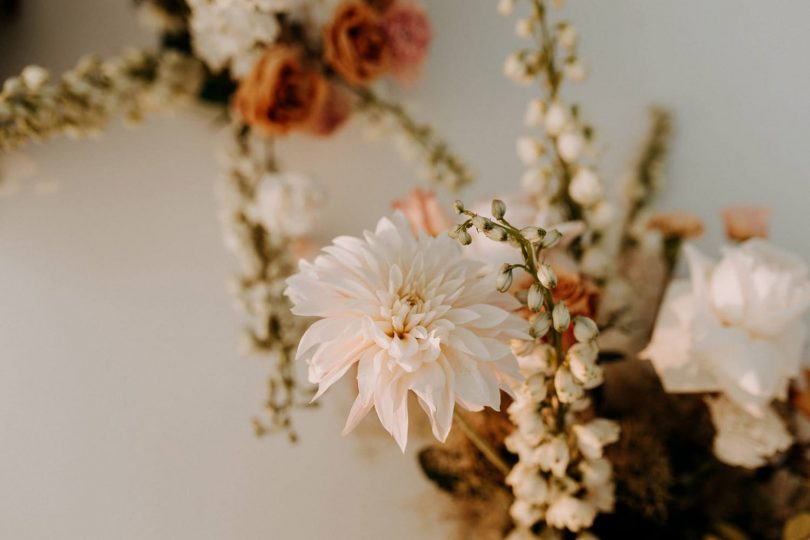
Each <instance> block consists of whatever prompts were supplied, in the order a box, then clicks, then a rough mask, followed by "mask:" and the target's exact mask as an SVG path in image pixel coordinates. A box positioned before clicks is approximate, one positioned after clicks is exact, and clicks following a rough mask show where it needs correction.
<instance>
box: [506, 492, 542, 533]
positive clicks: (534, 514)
mask: <svg viewBox="0 0 810 540" xmlns="http://www.w3.org/2000/svg"><path fill="white" fill-rule="evenodd" d="M509 515H510V516H512V519H513V520H515V523H517V524H518V525H521V526H523V527H526V528H529V527H531V526H532V525H534V524H535V523H537V522H538V521H540V520H541V519H543V511H542V510H541V509H540V508H539V507H538V506H535V505H533V504H532V503H530V502H528V501H524V500H521V499H516V500H515V502H514V503H512V506H511V507H510V508H509Z"/></svg>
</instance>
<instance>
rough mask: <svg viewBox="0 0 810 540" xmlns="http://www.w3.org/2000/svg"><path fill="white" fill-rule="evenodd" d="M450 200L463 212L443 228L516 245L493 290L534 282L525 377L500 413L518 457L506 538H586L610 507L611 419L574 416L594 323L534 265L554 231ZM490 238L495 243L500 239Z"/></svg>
mask: <svg viewBox="0 0 810 540" xmlns="http://www.w3.org/2000/svg"><path fill="white" fill-rule="evenodd" d="M454 206H455V209H456V212H458V213H459V214H460V215H463V216H465V217H466V219H465V221H464V222H463V223H461V224H460V225H458V226H457V227H456V228H455V229H453V230H452V232H451V236H453V237H454V238H456V239H457V240H458V241H459V242H461V243H462V244H467V243H469V241H470V238H469V237H470V233H469V232H468V231H469V230H470V229H475V230H477V231H478V232H479V233H480V234H483V235H485V236H487V237H488V238H490V239H496V238H494V237H495V236H496V235H495V234H493V231H496V230H501V231H503V236H505V237H507V238H508V240H509V242H510V243H512V244H514V246H515V248H516V249H519V250H520V252H521V254H522V258H523V263H522V264H508V263H507V264H503V265H502V266H501V267H500V269H499V272H498V276H497V279H496V286H497V287H498V290H500V291H501V292H508V291H509V290H510V287H511V285H512V282H513V276H512V274H513V273H514V272H516V271H525V272H528V273H529V274H530V275H531V277H532V279H533V283H532V284H531V286H530V287H529V290H528V292H527V293H526V295H525V305H526V308H527V311H528V312H529V313H531V315H530V317H529V335H531V336H532V340H531V341H523V340H515V341H514V342H513V344H512V347H513V352H514V354H515V356H516V357H517V359H518V364H519V367H520V370H521V374H522V375H523V376H524V377H525V379H524V380H523V381H522V382H521V383H520V384H519V385H518V386H517V387H516V388H515V399H514V401H513V402H512V404H511V405H510V406H509V409H508V414H509V418H510V420H511V421H512V422H513V424H514V425H515V430H514V431H513V432H512V433H511V434H510V435H509V436H508V437H507V438H506V441H505V444H506V448H507V449H508V450H509V451H510V452H512V453H514V454H515V455H517V458H518V461H517V463H516V465H515V466H514V468H513V469H512V470H511V472H510V473H509V475H508V476H507V478H506V483H507V484H508V485H509V486H510V487H511V488H512V490H513V492H514V495H515V502H514V504H513V505H512V507H511V508H510V515H511V517H512V519H513V521H514V523H515V529H514V531H513V532H512V533H511V536H510V538H535V537H536V536H534V532H536V531H538V529H544V533H543V534H547V535H557V534H560V533H562V532H563V531H566V530H567V531H571V532H573V533H577V534H580V533H581V534H582V535H587V534H588V533H586V532H585V531H586V530H587V529H588V528H589V527H590V526H591V525H592V524H593V522H594V520H595V519H596V515H597V514H598V513H599V512H610V511H612V510H613V506H614V483H613V480H612V468H611V465H610V462H608V461H607V460H606V459H605V458H604V457H603V455H602V453H603V448H604V447H605V446H606V445H608V444H611V443H613V442H615V441H616V440H618V437H619V427H618V424H616V423H615V422H613V421H611V420H607V419H604V418H595V419H591V420H589V421H582V420H581V419H580V415H579V414H578V413H580V412H582V411H584V410H585V409H587V408H588V407H589V406H590V400H589V399H588V397H587V396H586V391H587V390H590V389H593V388H595V387H597V386H599V385H600V384H601V383H602V381H603V373H602V368H601V367H600V366H599V365H598V364H597V357H598V353H599V351H598V348H597V345H596V339H597V337H598V335H599V329H598V327H597V325H596V323H594V321H592V320H591V319H589V318H587V317H582V316H577V317H572V316H571V314H570V312H569V310H568V307H567V306H566V305H565V303H564V302H562V301H560V302H557V303H556V304H555V303H554V297H553V294H552V289H554V288H555V287H556V286H557V275H556V273H555V272H554V270H553V269H552V268H551V267H550V266H549V265H547V264H545V263H544V262H541V261H542V257H543V255H544V250H545V249H547V247H548V246H549V245H554V244H555V243H556V242H558V241H559V237H558V235H559V233H557V232H556V231H548V232H546V231H542V230H535V228H533V227H527V228H524V229H518V228H516V227H515V226H513V225H512V224H511V223H510V222H509V221H508V217H509V213H508V209H507V208H506V205H504V203H503V202H502V201H500V200H495V201H493V203H492V214H493V217H492V218H486V217H484V216H481V215H479V214H476V213H474V212H470V211H469V210H467V209H466V208H465V207H464V204H463V203H461V202H460V201H457V202H456V203H455V205H454ZM524 231H525V233H524ZM552 233H556V234H552ZM497 236H498V238H497V240H499V238H500V236H501V235H500V234H498V235H497ZM499 241H502V240H499ZM520 298H522V296H521V297H520ZM569 333H570V334H572V335H573V338H574V339H575V340H576V343H574V344H573V345H571V346H570V347H568V348H567V349H564V348H563V343H564V340H563V339H562V338H563V335H564V334H569ZM541 537H542V536H541ZM550 537H554V536H550ZM582 537H583V538H587V537H588V536H582Z"/></svg>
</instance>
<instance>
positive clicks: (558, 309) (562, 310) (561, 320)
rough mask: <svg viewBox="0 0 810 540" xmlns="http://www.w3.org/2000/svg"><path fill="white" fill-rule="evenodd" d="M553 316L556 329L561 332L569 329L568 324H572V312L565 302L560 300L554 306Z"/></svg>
mask: <svg viewBox="0 0 810 540" xmlns="http://www.w3.org/2000/svg"><path fill="white" fill-rule="evenodd" d="M551 318H552V320H553V321H554V329H555V330H556V331H557V332H559V333H561V334H562V333H563V332H565V331H566V330H568V326H569V325H570V324H571V314H570V313H569V312H568V308H567V307H566V306H565V303H564V302H559V303H558V304H557V305H556V306H554V309H553V310H552V312H551Z"/></svg>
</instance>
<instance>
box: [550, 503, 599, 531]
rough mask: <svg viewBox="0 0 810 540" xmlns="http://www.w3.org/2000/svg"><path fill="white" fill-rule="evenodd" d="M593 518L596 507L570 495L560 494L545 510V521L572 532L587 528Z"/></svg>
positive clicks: (591, 523) (594, 517)
mask: <svg viewBox="0 0 810 540" xmlns="http://www.w3.org/2000/svg"><path fill="white" fill-rule="evenodd" d="M595 519H596V507H595V506H594V505H592V504H590V503H588V502H586V501H583V500H582V499H578V498H576V497H574V496H572V495H562V496H561V497H559V498H558V499H557V500H555V501H554V502H552V503H551V505H550V506H549V507H548V510H547V511H546V523H548V524H549V525H551V526H552V527H556V528H558V529H568V530H570V531H573V532H579V531H581V530H582V529H587V528H588V527H590V526H591V525H593V521H594V520H595Z"/></svg>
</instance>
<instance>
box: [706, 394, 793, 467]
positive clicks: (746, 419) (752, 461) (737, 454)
mask: <svg viewBox="0 0 810 540" xmlns="http://www.w3.org/2000/svg"><path fill="white" fill-rule="evenodd" d="M706 404H707V405H708V406H709V412H710V413H711V416H712V423H713V424H714V426H715V428H716V429H717V435H716V436H715V439H714V453H715V455H716V456H717V457H718V458H719V459H720V460H721V461H723V462H725V463H729V464H731V465H737V466H739V467H746V468H749V469H755V468H757V467H761V466H762V465H765V463H766V462H767V459H768V458H769V457H770V456H772V455H774V454H775V453H777V452H783V451H785V450H787V449H788V448H789V447H790V445H791V444H792V443H793V438H792V437H791V436H790V433H788V431H787V429H786V428H785V425H784V423H783V422H782V419H781V418H779V415H778V414H776V412H774V410H773V409H772V408H771V407H768V408H766V409H765V410H764V413H763V415H762V417H761V418H757V417H755V416H752V415H751V414H749V413H747V412H746V411H745V410H743V409H742V408H740V407H739V406H738V405H736V404H735V403H734V402H732V401H731V400H729V399H728V398H726V397H724V396H720V397H717V398H708V399H707V400H706Z"/></svg>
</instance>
